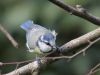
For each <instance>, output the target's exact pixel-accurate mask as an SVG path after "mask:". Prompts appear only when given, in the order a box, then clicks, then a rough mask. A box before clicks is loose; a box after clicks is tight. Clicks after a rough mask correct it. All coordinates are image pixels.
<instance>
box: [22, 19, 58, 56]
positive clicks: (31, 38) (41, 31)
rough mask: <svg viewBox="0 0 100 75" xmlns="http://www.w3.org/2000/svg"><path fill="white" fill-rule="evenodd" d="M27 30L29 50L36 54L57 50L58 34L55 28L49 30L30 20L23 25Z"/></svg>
mask: <svg viewBox="0 0 100 75" xmlns="http://www.w3.org/2000/svg"><path fill="white" fill-rule="evenodd" d="M21 28H22V29H24V30H25V31H26V46H27V48H28V51H29V52H34V53H36V54H43V55H45V54H50V53H52V52H54V51H55V50H56V43H55V41H56V35H57V33H56V32H55V31H54V30H53V31H51V30H48V29H46V28H44V27H42V26H40V25H37V24H34V23H33V21H31V20H28V21H26V22H25V23H23V24H22V25H21Z"/></svg>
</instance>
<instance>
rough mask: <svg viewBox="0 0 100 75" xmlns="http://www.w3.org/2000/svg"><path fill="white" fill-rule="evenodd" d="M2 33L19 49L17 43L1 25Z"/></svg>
mask: <svg viewBox="0 0 100 75" xmlns="http://www.w3.org/2000/svg"><path fill="white" fill-rule="evenodd" d="M0 31H1V32H3V33H4V35H5V36H6V37H7V38H8V39H9V41H10V42H11V43H12V45H13V46H14V47H16V48H18V43H17V41H16V40H15V39H14V38H13V37H12V36H11V35H10V34H9V33H8V32H7V30H6V29H5V28H4V27H3V26H2V25H1V24H0Z"/></svg>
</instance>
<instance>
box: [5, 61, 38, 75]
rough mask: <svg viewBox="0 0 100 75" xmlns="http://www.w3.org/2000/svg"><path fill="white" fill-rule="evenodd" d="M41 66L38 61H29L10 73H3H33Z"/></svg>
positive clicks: (9, 74)
mask: <svg viewBox="0 0 100 75" xmlns="http://www.w3.org/2000/svg"><path fill="white" fill-rule="evenodd" d="M38 68H39V63H38V61H34V62H32V63H29V64H27V65H25V66H23V67H21V68H19V69H16V70H14V71H12V72H10V73H7V74H3V75H24V74H27V73H32V72H35V71H36V70H37V69H38Z"/></svg>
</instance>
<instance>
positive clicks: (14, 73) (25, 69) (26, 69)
mask: <svg viewBox="0 0 100 75" xmlns="http://www.w3.org/2000/svg"><path fill="white" fill-rule="evenodd" d="M97 37H98V38H97ZM91 39H95V40H94V41H91V42H90V44H89V45H88V46H86V47H85V48H84V49H82V50H80V51H79V52H77V53H76V54H74V55H72V56H62V57H60V58H68V59H69V58H74V57H75V56H77V55H79V54H80V53H82V52H85V51H86V50H87V49H88V48H89V47H90V46H91V45H93V44H94V43H96V42H97V41H99V40H100V28H98V29H96V30H94V31H91V32H89V33H87V34H85V35H83V36H81V37H79V38H76V39H74V40H72V41H69V42H68V43H67V44H65V45H63V46H61V47H60V48H62V49H63V51H64V49H65V51H66V49H68V48H69V49H72V48H75V47H77V46H80V45H81V44H83V43H87V42H88V41H90V40H91ZM83 41H84V42H83ZM77 43H78V44H77ZM76 44H77V45H76ZM55 53H56V52H55ZM60 58H59V57H57V58H56V57H54V58H50V59H52V60H51V61H52V62H53V61H54V60H55V59H60ZM48 59H49V58H48V57H47V59H45V62H42V64H47V63H49V61H47V60H48ZM41 61H44V60H42V59H41ZM30 66H31V67H30ZM34 66H35V67H34ZM39 67H40V66H39ZM39 67H38V66H36V61H34V62H32V63H30V64H28V65H25V66H23V67H21V68H19V69H17V70H14V71H12V72H10V73H8V74H5V75H18V74H19V75H21V74H23V73H29V72H30V73H31V72H32V70H33V72H37V71H35V70H37V68H39Z"/></svg>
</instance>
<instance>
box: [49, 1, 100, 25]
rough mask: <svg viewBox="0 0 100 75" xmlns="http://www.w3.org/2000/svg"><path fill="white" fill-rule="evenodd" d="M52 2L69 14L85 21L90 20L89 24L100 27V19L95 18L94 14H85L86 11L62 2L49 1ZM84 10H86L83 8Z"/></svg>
mask: <svg viewBox="0 0 100 75" xmlns="http://www.w3.org/2000/svg"><path fill="white" fill-rule="evenodd" d="M49 1H50V2H52V3H54V4H55V5H57V6H59V7H60V8H62V9H64V10H66V11H67V12H69V13H71V14H73V15H76V16H78V17H81V18H83V19H85V20H88V21H89V22H91V23H93V24H96V25H99V26H100V18H99V17H96V16H93V15H92V14H90V13H89V12H84V11H80V10H78V9H79V8H78V9H77V8H75V7H72V6H70V5H68V4H65V3H63V2H62V1H61V0H49ZM81 9H84V8H81Z"/></svg>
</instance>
